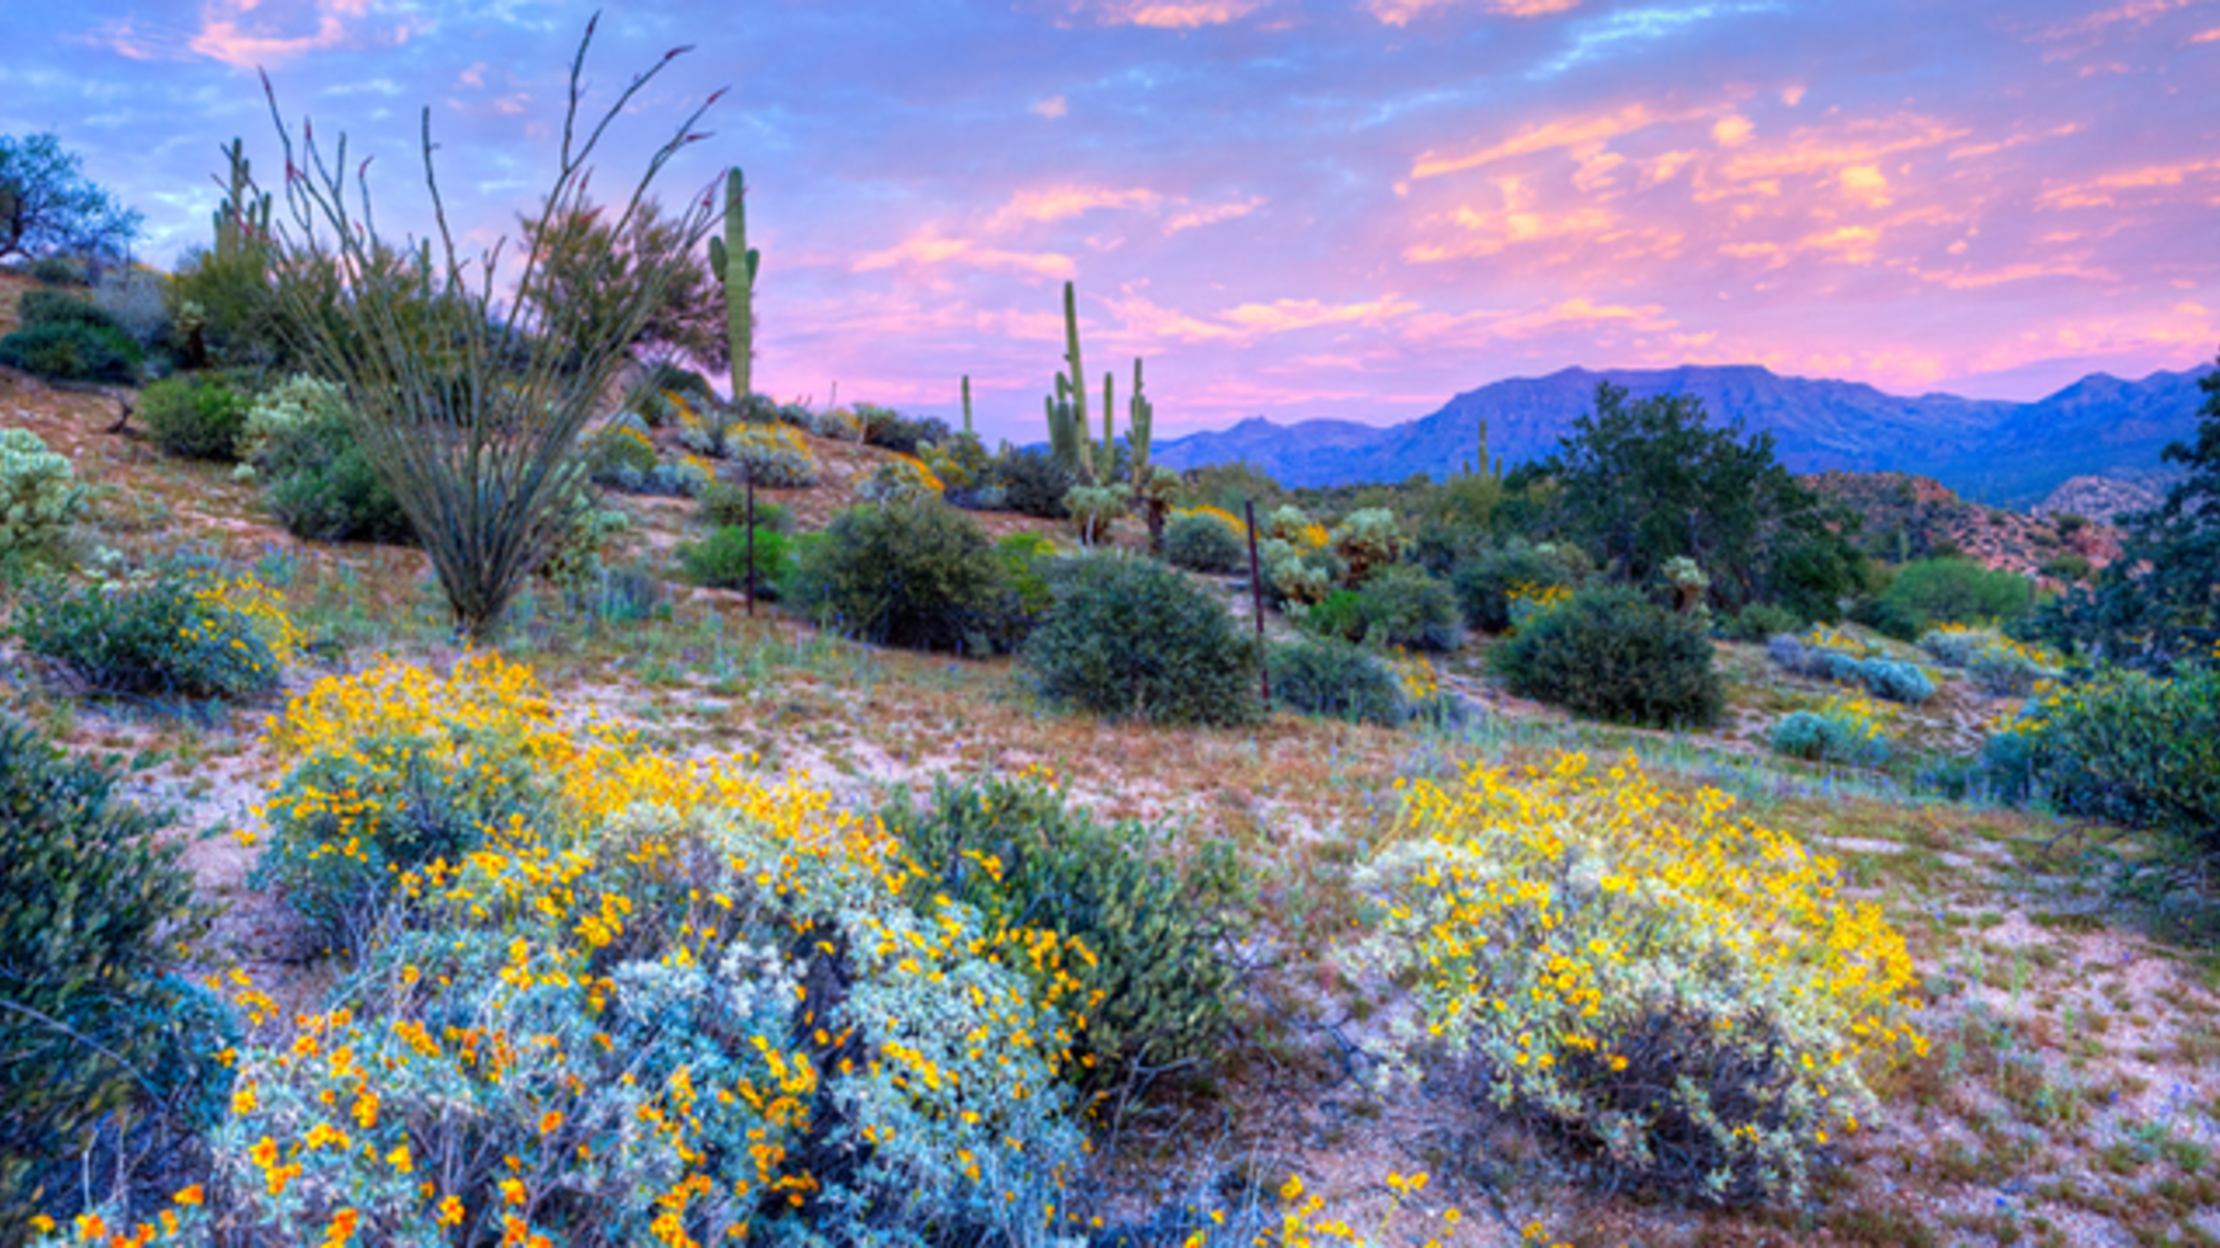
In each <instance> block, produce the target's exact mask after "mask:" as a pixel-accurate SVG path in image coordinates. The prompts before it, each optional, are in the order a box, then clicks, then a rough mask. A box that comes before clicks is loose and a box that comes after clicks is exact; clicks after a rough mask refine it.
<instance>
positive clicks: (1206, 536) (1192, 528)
mask: <svg viewBox="0 0 2220 1248" xmlns="http://www.w3.org/2000/svg"><path fill="white" fill-rule="evenodd" d="M1164 557H1165V558H1166V559H1169V560H1171V562H1172V563H1173V564H1174V565H1175V566H1178V567H1182V568H1186V569H1188V570H1189V571H1193V572H1213V573H1216V572H1231V571H1234V570H1235V569H1237V568H1241V567H1243V566H1245V565H1246V564H1247V563H1248V560H1249V548H1248V546H1247V545H1246V544H1244V543H1243V542H1242V540H1241V535H1240V534H1238V533H1235V532H1234V531H1233V530H1232V529H1230V528H1228V527H1226V524H1225V522H1224V521H1222V520H1220V519H1218V518H1217V517H1216V516H1213V515H1209V514H1207V513H1204V512H1188V513H1186V514H1185V515H1179V516H1173V517H1172V519H1171V522H1170V523H1169V524H1166V525H1165V526H1164Z"/></svg>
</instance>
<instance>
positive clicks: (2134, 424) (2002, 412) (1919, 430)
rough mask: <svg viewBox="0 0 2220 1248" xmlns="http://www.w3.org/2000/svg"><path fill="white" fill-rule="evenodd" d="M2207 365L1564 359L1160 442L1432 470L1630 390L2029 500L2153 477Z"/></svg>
mask: <svg viewBox="0 0 2220 1248" xmlns="http://www.w3.org/2000/svg"><path fill="white" fill-rule="evenodd" d="M2211 371H2212V369H2211V368H2210V367H2209V366H2208V367H2205V368H2200V369H2194V370H2187V371H2183V372H2172V373H2169V372H2158V373H2152V374H2151V375H2150V376H2148V377H2145V378H2143V379H2142V380H2140V381H2123V380H2121V379H2120V378H2117V377H2112V376H2110V375H2107V374H2104V373H2095V374H2092V375H2090V376H2088V377H2084V378H2082V379H2081V380H2080V381H2077V382H2075V383H2074V384H2072V385H2070V386H2067V387H2066V388H2065V389H2063V390H2060V391H2058V392H2057V393H2056V394H2053V395H2051V396H2049V397H2048V398H2044V399H2039V400H2036V401H2035V402H2032V403H2014V402H2009V401H2005V400H1999V399H1967V398H1961V397H1959V396H1957V395H1953V394H1923V395H1919V396H1917V397H1905V396H1901V395H1893V394H1888V393H1885V392H1883V391H1881V390H1877V389H1875V388H1874V387H1872V386H1869V385H1866V384H1864V383H1862V382H1851V381H1826V380H1817V379H1813V378H1807V377H1783V376H1781V375H1779V374H1777V373H1774V372H1772V371H1771V370H1769V369H1766V368H1762V367H1759V366H1757V365H1754V364H1736V365H1723V366H1714V365H1686V366H1683V367H1680V368H1670V369H1607V370H1603V371H1600V372H1599V371H1591V370H1589V369H1585V368H1568V369H1564V370H1562V371H1560V372H1555V373H1551V374H1549V375H1548V376H1546V377H1519V378H1513V379H1511V380H1508V381H1499V382H1495V383H1493V384H1492V385H1486V386H1482V387H1480V388H1479V389H1477V390H1468V391H1466V392H1464V393H1463V394H1460V395H1458V396H1456V397H1455V398H1453V399H1451V400H1449V402H1447V403H1445V404H1443V405H1442V407H1441V408H1440V410H1438V411H1436V412H1434V413H1433V414H1431V415H1429V416H1424V417H1421V418H1419V419H1418V420H1414V421H1407V422H1405V423H1403V424H1398V425H1385V426H1376V425H1366V424H1361V423H1358V422H1355V421H1346V420H1307V421H1301V422H1298V423H1295V424H1289V425H1281V424H1277V423H1275V422H1273V421H1270V420H1267V419H1264V418H1263V417H1252V418H1250V419H1248V420H1244V421H1242V422H1241V423H1239V424H1237V425H1233V426H1231V427H1230V428H1226V429H1216V430H1210V431H1207V432H1203V433H1196V434H1190V435H1188V436H1186V437H1182V438H1173V439H1166V440H1165V441H1162V442H1159V443H1158V444H1157V445H1156V446H1155V447H1154V448H1153V449H1152V451H1151V457H1152V458H1153V459H1155V461H1156V462H1158V463H1161V464H1165V465H1168V466H1170V467H1173V468H1194V467H1200V466H1203V465H1206V464H1215V463H1227V462H1237V461H1239V462H1247V463H1249V464H1252V465H1254V466H1256V467H1257V468H1260V469H1262V470H1263V471H1265V472H1267V473H1270V474H1271V475H1272V476H1273V477H1274V478H1275V479H1277V480H1278V481H1279V482H1281V483H1282V484H1283V485H1290V486H1327V485H1344V484H1350V483H1354V482H1362V481H1400V480H1403V479H1405V478H1408V477H1410V476H1411V475H1412V474H1414V473H1419V472H1424V473H1427V474H1429V475H1431V476H1432V477H1434V478H1435V479H1436V480H1440V479H1442V478H1443V477H1446V476H1448V475H1449V474H1451V473H1454V472H1456V471H1458V470H1459V469H1461V468H1463V467H1464V466H1465V465H1466V464H1467V463H1468V462H1470V461H1471V459H1472V457H1473V452H1474V449H1475V445H1476V443H1477V441H1478V429H1479V422H1481V421H1483V420H1485V421H1487V422H1488V425H1487V427H1488V449H1489V451H1490V453H1491V454H1492V455H1494V456H1499V457H1501V458H1502V459H1503V461H1504V462H1506V463H1508V464H1517V463H1520V462H1522V461H1526V460H1531V459H1537V458H1540V457H1541V456H1544V455H1547V454H1549V453H1550V452H1551V451H1553V450H1555V449H1556V447H1557V442H1558V439H1559V438H1560V437H1561V436H1562V435H1563V434H1564V433H1565V431H1566V430H1568V429H1569V428H1571V426H1572V422H1573V421H1574V420H1575V419H1576V418H1578V417H1579V416H1580V415H1582V414H1583V413H1585V412H1588V411H1590V410H1591V409H1592V407H1593V404H1594V400H1595V393H1596V384H1597V383H1598V382H1605V381H1608V382H1610V383H1612V384H1613V385H1618V386H1624V387H1626V389H1627V390H1628V391H1630V392H1631V393H1632V394H1633V396H1634V397H1635V398H1638V399H1639V398H1646V397H1648V396H1651V395H1660V394H1662V395H1683V394H1684V395H1688V396H1691V397H1693V398H1696V399H1699V400H1701V401H1702V403H1703V407H1704V410H1705V412H1706V413H1708V414H1709V415H1710V417H1711V419H1712V420H1713V422H1715V423H1722V422H1725V421H1729V420H1739V421H1741V422H1742V425H1743V428H1744V431H1745V432H1746V433H1756V432H1758V431H1761V430H1763V431H1766V432H1770V433H1771V434H1772V435H1773V439H1774V444H1775V448H1776V451H1777V453H1778V454H1779V456H1780V458H1781V462H1782V463H1784V464H1786V465H1787V466H1788V467H1789V468H1790V469H1791V470H1793V471H1795V472H1799V473H1808V472H1823V471H1827V470H1830V469H1843V470H1848V471H1856V472H1875V471H1887V472H1908V473H1916V474H1919V475H1922V476H1929V477H1933V478H1935V479H1936V480H1938V481H1941V482H1942V483H1943V484H1944V485H1947V486H1949V487H1950V488H1952V489H1954V490H1956V491H1958V492H1959V493H1961V494H1963V495H1965V496H1966V497H1967V498H1970V499H1974V500H1977V501H1980V502H1984V503H1988V504H1991V505H1994V506H2006V507H2019V508H2025V507H2030V506H2032V505H2034V504H2035V503H2037V502H2039V501H2041V500H2042V498H2043V497H2044V496H2045V495H2046V494H2048V493H2049V492H2050V491H2051V489H2053V488H2054V487H2056V486H2057V485H2059V484H2060V483H2062V482H2064V481H2065V480H2066V479H2067V478H2069V477H2075V476H2089V475H2096V476H2108V477H2114V478H2119V479H2123V480H2140V479H2146V478H2150V477H2153V476H2156V475H2160V470H2161V467H2162V465H2161V464H2160V461H2159V451H2160V449H2161V448H2163V447H2164V446H2165V445H2166V444H2167V443H2168V442H2172V441H2186V440H2188V439H2189V438H2190V437H2191V434H2192V432H2193V430H2194V428H2195V426H2196V423H2197V411H2198V408H2199V407H2200V406H2201V404H2202V403H2203V400H2204V396H2203V394H2202V393H2201V392H2200V391H2199V390H2198V388H2197V383H2198V380H2199V379H2200V378H2202V377H2203V376H2204V375H2205V374H2207V373H2209V372H2211Z"/></svg>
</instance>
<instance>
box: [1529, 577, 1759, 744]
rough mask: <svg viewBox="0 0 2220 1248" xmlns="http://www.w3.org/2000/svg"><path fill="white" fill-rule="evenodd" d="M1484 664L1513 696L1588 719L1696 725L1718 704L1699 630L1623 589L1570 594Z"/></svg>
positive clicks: (1720, 689)
mask: <svg viewBox="0 0 2220 1248" xmlns="http://www.w3.org/2000/svg"><path fill="white" fill-rule="evenodd" d="M1489 659H1490V661H1491V662H1492V663H1494V664H1495V665H1496V669H1497V670H1498V671H1499V672H1500V673H1501V674H1502V675H1503V676H1505V677H1506V678H1508V680H1509V681H1510V685H1511V688H1512V689H1513V690H1514V691H1516V692H1517V693H1519V694H1520V695H1521V696H1524V697H1529V698H1535V699H1537V700H1539V701H1543V702H1548V703H1552V704H1554V705H1557V706H1562V707H1565V708H1566V709H1568V710H1571V711H1573V712H1575V713H1578V714H1581V715H1588V716H1592V717H1594V718H1597V719H1608V720H1621V721H1627V722H1632V723H1638V724H1654V725H1659V726H1669V727H1677V726H1696V725H1702V724H1709V723H1712V722H1714V721H1715V720H1717V719H1718V718H1719V713H1720V711H1721V710H1722V709H1723V708H1724V706H1725V704H1726V692H1725V688H1724V686H1723V685H1722V683H1721V681H1720V678H1719V672H1718V669H1717V668H1716V667H1714V666H1713V664H1712V653H1711V639H1710V638H1709V637H1707V636H1705V635H1704V632H1703V630H1702V628H1701V627H1700V626H1699V625H1697V624H1696V623H1695V622H1694V621H1693V620H1691V619H1689V618H1688V617H1686V616H1682V615H1676V614H1674V613H1673V612H1671V611H1667V610H1666V609H1665V608H1663V607H1660V606H1658V605H1657V604H1656V603H1653V602H1651V601H1650V600H1649V599H1648V598H1645V597H1643V596H1642V595H1641V594H1639V593H1636V592H1635V591H1633V590H1631V589H1627V588H1624V587H1622V586H1606V587H1601V588H1594V589H1584V590H1581V591H1579V592H1578V593H1575V594H1574V595H1573V596H1572V597H1571V598H1570V599H1568V600H1567V601H1566V602H1565V603H1564V604H1563V605H1561V606H1558V607H1555V608H1554V609H1552V610H1549V611H1546V612H1543V613H1541V614H1540V615H1537V616H1535V617H1534V618H1533V619H1532V620H1530V621H1529V622H1527V623H1526V624H1525V625H1523V626H1522V627H1521V628H1520V629H1519V630H1518V631H1517V632H1516V633H1514V634H1513V635H1512V636H1511V638H1510V640H1508V641H1506V642H1504V643H1502V644H1501V645H1498V646H1497V647H1496V648H1495V649H1494V650H1492V651H1490V652H1489Z"/></svg>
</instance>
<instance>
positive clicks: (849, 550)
mask: <svg viewBox="0 0 2220 1248" xmlns="http://www.w3.org/2000/svg"><path fill="white" fill-rule="evenodd" d="M1003 578H1004V572H1003V564H1002V562H1001V561H1000V560H998V559H997V558H996V557H995V554H994V550H993V548H992V547H990V546H989V545H988V544H987V536H986V534H985V533H984V532H983V531H981V530H980V528H979V526H978V524H977V523H975V522H974V521H973V520H972V519H971V518H970V517H969V516H966V515H965V514H963V513H962V512H960V511H957V510H955V509H953V508H951V507H949V506H948V505H947V504H945V503H942V502H940V501H938V500H929V501H924V502H915V503H893V504H888V505H885V506H880V505H876V504H874V505H870V506H863V507H851V508H849V509H848V510H846V511H843V512H840V513H839V514H837V515H835V516H834V517H833V518H832V522H831V523H830V524H828V525H826V526H825V530H824V533H823V535H822V537H821V539H820V540H817V541H813V542H810V543H807V544H806V545H805V546H804V547H803V548H802V549H801V551H800V552H799V554H798V558H797V561H796V567H795V570H794V574H793V578H792V581H791V584H792V586H793V590H792V594H791V597H792V599H793V601H794V603H795V605H796V606H798V607H799V608H800V609H801V610H802V612H803V613H804V614H806V615H808V616H809V617H810V618H811V619H813V620H815V621H817V623H818V624H819V625H821V626H823V627H827V628H833V629H838V630H840V631H842V632H845V633H847V634H849V635H851V636H854V637H858V638H861V639H862V640H864V641H868V642H871V643H872V644H874V645H888V646H901V647H904V648H906V649H912V650H954V651H959V652H962V653H969V654H988V653H992V652H993V651H994V650H995V649H996V648H997V646H998V642H997V638H998V637H1001V636H1003V635H1004V634H1005V629H1006V626H1007V623H1008V621H1007V618H1006V616H1005V614H1004V609H1005V602H1004V596H1003V595H1004V591H1005V588H1006V586H1005V582H1004V579H1003Z"/></svg>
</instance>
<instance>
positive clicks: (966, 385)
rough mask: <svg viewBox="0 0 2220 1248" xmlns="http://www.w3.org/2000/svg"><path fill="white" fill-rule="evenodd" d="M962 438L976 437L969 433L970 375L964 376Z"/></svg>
mask: <svg viewBox="0 0 2220 1248" xmlns="http://www.w3.org/2000/svg"><path fill="white" fill-rule="evenodd" d="M964 436H965V437H967V438H969V437H976V436H977V435H976V434H974V433H972V431H971V374H970V373H965V374H964Z"/></svg>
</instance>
